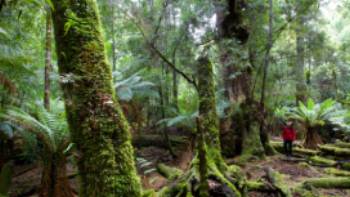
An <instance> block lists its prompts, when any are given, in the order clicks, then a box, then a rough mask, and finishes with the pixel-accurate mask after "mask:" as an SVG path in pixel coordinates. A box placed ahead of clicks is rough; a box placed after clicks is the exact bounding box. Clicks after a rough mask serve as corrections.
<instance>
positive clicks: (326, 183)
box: [303, 177, 350, 189]
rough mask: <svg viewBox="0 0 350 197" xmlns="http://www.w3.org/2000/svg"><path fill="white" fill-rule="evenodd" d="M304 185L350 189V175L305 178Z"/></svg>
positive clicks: (308, 186) (307, 186)
mask: <svg viewBox="0 0 350 197" xmlns="http://www.w3.org/2000/svg"><path fill="white" fill-rule="evenodd" d="M303 185H304V187H306V188H310V187H315V188H324V189H332V188H333V189H350V177H346V178H345V177H325V178H312V179H308V180H305V181H304V183H303Z"/></svg>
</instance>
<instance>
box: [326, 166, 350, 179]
mask: <svg viewBox="0 0 350 197" xmlns="http://www.w3.org/2000/svg"><path fill="white" fill-rule="evenodd" d="M324 171H325V173H327V174H329V175H334V176H349V177H350V171H346V170H340V169H338V168H326V169H325V170H324Z"/></svg>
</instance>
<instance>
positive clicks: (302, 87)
mask: <svg viewBox="0 0 350 197" xmlns="http://www.w3.org/2000/svg"><path fill="white" fill-rule="evenodd" d="M300 7H301V5H298V6H297V11H296V12H297V19H296V22H297V24H296V29H295V34H296V53H297V56H296V66H295V81H296V94H295V97H296V102H297V103H298V102H299V101H301V102H303V103H305V102H306V100H307V86H306V78H305V40H304V18H303V17H304V16H302V13H301V8H300Z"/></svg>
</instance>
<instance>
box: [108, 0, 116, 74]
mask: <svg viewBox="0 0 350 197" xmlns="http://www.w3.org/2000/svg"><path fill="white" fill-rule="evenodd" d="M109 6H111V12H112V16H111V34H112V71H115V70H116V69H117V65H116V62H117V59H116V54H115V50H116V41H115V35H114V34H115V27H114V19H115V17H114V12H115V9H114V3H113V0H109Z"/></svg>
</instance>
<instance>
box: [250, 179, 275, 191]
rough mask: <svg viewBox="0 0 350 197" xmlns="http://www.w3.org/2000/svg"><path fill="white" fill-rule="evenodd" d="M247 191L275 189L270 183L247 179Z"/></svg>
mask: <svg viewBox="0 0 350 197" xmlns="http://www.w3.org/2000/svg"><path fill="white" fill-rule="evenodd" d="M247 189H248V191H259V192H274V191H275V189H274V188H273V186H272V185H270V184H267V183H264V182H263V181H247Z"/></svg>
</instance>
